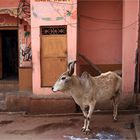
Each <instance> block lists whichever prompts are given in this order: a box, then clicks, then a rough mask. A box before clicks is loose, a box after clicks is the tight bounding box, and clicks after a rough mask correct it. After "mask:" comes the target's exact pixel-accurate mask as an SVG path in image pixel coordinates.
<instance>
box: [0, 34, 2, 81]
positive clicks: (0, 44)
mask: <svg viewBox="0 0 140 140" xmlns="http://www.w3.org/2000/svg"><path fill="white" fill-rule="evenodd" d="M0 79H2V34H1V32H0Z"/></svg>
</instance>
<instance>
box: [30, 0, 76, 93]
mask: <svg viewBox="0 0 140 140" xmlns="http://www.w3.org/2000/svg"><path fill="white" fill-rule="evenodd" d="M31 9H32V11H31V33H32V34H31V40H32V57H33V58H32V63H33V93H35V94H47V93H51V92H52V91H51V89H50V88H41V73H40V26H47V25H67V49H68V61H70V60H71V59H72V60H73V59H76V38H77V37H76V30H77V19H76V15H77V14H76V13H77V12H76V11H77V4H76V0H71V1H70V2H68V4H62V2H61V3H60V4H59V3H58V2H47V0H46V1H44V2H35V1H34V0H32V1H31ZM67 10H69V11H70V12H71V15H70V16H68V15H66V14H67ZM58 17H59V18H58ZM62 17H64V19H62Z"/></svg>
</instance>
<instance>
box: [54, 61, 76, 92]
mask: <svg viewBox="0 0 140 140" xmlns="http://www.w3.org/2000/svg"><path fill="white" fill-rule="evenodd" d="M75 63H76V61H72V62H70V63H69V64H68V70H67V71H66V72H64V73H63V74H62V75H61V76H60V77H59V78H58V80H57V81H56V82H55V84H54V86H53V87H52V91H53V92H56V91H65V90H67V89H68V88H69V87H70V84H71V77H72V75H73V73H74V65H75Z"/></svg>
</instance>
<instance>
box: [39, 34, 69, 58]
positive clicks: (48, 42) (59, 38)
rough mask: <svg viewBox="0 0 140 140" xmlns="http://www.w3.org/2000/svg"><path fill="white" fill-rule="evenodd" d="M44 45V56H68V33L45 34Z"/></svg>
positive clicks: (43, 37)
mask: <svg viewBox="0 0 140 140" xmlns="http://www.w3.org/2000/svg"><path fill="white" fill-rule="evenodd" d="M42 47H43V48H42V57H66V56H67V54H66V35H49V36H46V35H44V36H42Z"/></svg>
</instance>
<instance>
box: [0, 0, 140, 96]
mask: <svg viewBox="0 0 140 140" xmlns="http://www.w3.org/2000/svg"><path fill="white" fill-rule="evenodd" d="M21 2H25V1H21ZM27 2H28V3H29V4H30V17H28V12H29V11H28V10H27V8H25V9H24V8H23V7H22V6H23V5H21V7H19V1H18V0H17V1H14V2H13V1H12V0H10V1H7V2H5V1H0V7H1V9H0V31H1V32H4V31H5V30H17V31H18V36H17V38H18V39H17V41H18V45H17V46H18V61H17V62H18V67H17V69H18V83H19V90H23V91H26V90H30V91H32V92H33V94H37V95H42V94H50V93H51V92H52V91H51V88H50V87H51V86H52V85H53V83H54V82H55V80H56V79H57V78H58V76H59V75H60V74H61V73H62V72H63V71H65V70H66V69H67V63H68V62H69V61H70V60H75V59H77V60H78V63H77V67H76V69H77V74H80V73H82V72H83V71H85V70H86V71H89V72H91V73H92V74H93V75H94V71H93V70H91V69H92V68H90V65H89V63H88V62H90V63H92V64H94V65H96V66H97V67H98V68H99V69H100V70H101V71H102V72H105V71H109V70H113V71H116V70H121V71H122V81H123V83H122V90H123V94H124V95H125V96H126V97H127V96H128V95H132V94H133V93H134V83H135V79H136V77H135V66H136V61H135V59H136V50H137V48H138V42H139V41H138V24H139V22H138V21H139V17H138V15H139V1H138V0H133V1H131V0H112V1H96V0H88V1H86V0H31V1H27ZM11 3H12V4H11ZM17 7H19V9H18V10H19V11H18V12H17V11H15V14H14V9H16V8H17ZM25 7H26V4H25ZM4 9H5V10H4ZM8 10H9V11H8ZM20 10H21V12H23V14H21V12H20ZM17 13H19V15H18V14H17ZM24 14H25V15H26V14H27V16H25V15H24ZM4 17H6V18H4ZM3 34H4V33H3ZM1 56H3V55H1ZM81 56H82V57H81ZM83 56H84V59H83ZM85 58H86V59H85ZM3 59H4V58H3ZM86 60H88V62H87V61H86ZM3 63H4V62H3ZM3 67H4V66H3V65H2V64H1V71H3V70H2V69H3ZM14 68H15V67H14ZM95 73H96V72H95ZM2 75H3V73H2V72H1V79H3V78H2ZM95 75H96V74H95Z"/></svg>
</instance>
